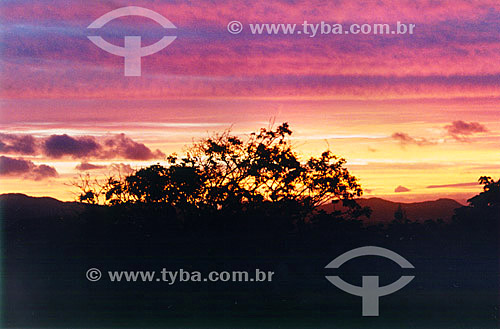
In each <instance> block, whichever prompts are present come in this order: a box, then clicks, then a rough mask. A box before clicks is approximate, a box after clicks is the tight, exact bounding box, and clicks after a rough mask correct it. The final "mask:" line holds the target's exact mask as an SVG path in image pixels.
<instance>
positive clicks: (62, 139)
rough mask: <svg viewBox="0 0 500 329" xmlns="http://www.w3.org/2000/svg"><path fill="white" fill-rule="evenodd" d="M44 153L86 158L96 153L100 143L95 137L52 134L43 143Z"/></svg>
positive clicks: (53, 156)
mask: <svg viewBox="0 0 500 329" xmlns="http://www.w3.org/2000/svg"><path fill="white" fill-rule="evenodd" d="M43 149H44V153H45V154H46V155H47V156H49V157H51V158H56V159H58V158H61V157H63V156H71V157H74V158H86V157H89V156H92V155H96V154H97V152H98V151H99V150H100V145H99V144H98V143H97V142H96V141H95V139H94V138H93V137H78V138H75V137H70V136H68V135H66V134H64V135H52V136H50V137H49V138H48V139H47V140H46V141H45V143H44V145H43Z"/></svg>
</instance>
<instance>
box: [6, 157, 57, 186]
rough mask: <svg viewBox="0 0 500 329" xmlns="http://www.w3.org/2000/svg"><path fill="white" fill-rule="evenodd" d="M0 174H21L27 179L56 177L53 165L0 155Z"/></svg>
mask: <svg viewBox="0 0 500 329" xmlns="http://www.w3.org/2000/svg"><path fill="white" fill-rule="evenodd" d="M0 176H23V177H24V178H27V179H33V180H42V179H44V178H50V177H57V176H58V174H57V171H56V169H55V168H54V167H50V166H47V165H44V164H42V165H36V164H34V163H33V162H32V161H30V160H24V159H21V158H18V159H15V158H10V157H6V156H3V155H2V156H0Z"/></svg>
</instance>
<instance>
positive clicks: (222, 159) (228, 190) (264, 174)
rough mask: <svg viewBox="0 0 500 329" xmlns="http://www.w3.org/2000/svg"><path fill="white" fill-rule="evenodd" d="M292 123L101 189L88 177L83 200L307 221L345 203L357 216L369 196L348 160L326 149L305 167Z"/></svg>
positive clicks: (202, 147)
mask: <svg viewBox="0 0 500 329" xmlns="http://www.w3.org/2000/svg"><path fill="white" fill-rule="evenodd" d="M291 135H292V131H291V130H290V128H289V125H288V124H287V123H283V124H281V125H280V126H278V127H277V128H276V129H272V128H269V129H266V128H262V129H260V131H258V132H254V133H251V134H250V135H249V136H247V137H246V138H241V137H238V136H235V135H233V134H232V133H231V131H230V130H226V131H224V132H222V133H218V134H213V135H212V136H209V137H208V138H205V139H203V140H200V141H199V142H196V143H194V144H193V145H192V146H191V147H189V148H188V149H187V152H186V154H185V155H184V156H183V157H178V156H177V155H175V154H173V155H171V156H169V157H167V159H166V163H165V165H162V164H159V163H158V164H154V165H151V166H148V167H145V168H141V169H138V170H136V171H135V172H133V173H131V174H129V175H126V176H123V177H122V176H120V175H118V176H117V175H111V176H109V177H108V178H106V180H105V181H104V182H101V183H98V182H97V180H93V181H92V180H91V179H90V177H89V176H86V177H84V179H83V180H82V183H80V184H78V187H79V188H80V191H81V193H80V196H79V200H80V201H82V202H89V203H102V204H105V205H117V204H130V203H132V204H137V203H140V204H168V205H171V206H174V207H176V208H178V209H180V210H181V211H195V210H196V211H212V212H216V211H228V210H229V211H240V210H252V209H261V208H262V207H265V206H266V205H273V206H274V207H282V208H288V209H294V210H295V211H296V212H298V213H300V214H301V215H307V214H308V213H311V212H312V211H313V210H314V209H316V208H317V207H318V206H320V205H322V204H324V203H326V202H331V201H334V200H337V201H338V200H341V201H343V202H344V204H345V205H346V206H347V207H348V208H349V209H351V210H353V212H356V213H360V212H361V211H360V210H362V209H361V208H360V207H359V206H358V205H357V204H356V203H355V202H353V199H355V198H357V197H360V196H361V195H362V189H361V186H360V185H359V183H358V181H357V180H356V178H355V177H354V176H353V175H351V174H350V173H349V171H348V170H347V168H346V167H345V163H346V160H345V159H343V158H340V157H337V156H336V155H334V154H333V153H332V152H331V151H329V150H327V151H325V152H323V153H322V154H321V155H320V156H318V157H311V158H309V159H307V160H305V161H301V159H300V158H299V155H298V154H297V153H296V152H295V151H294V149H293V145H292V143H291V141H290V136H291Z"/></svg>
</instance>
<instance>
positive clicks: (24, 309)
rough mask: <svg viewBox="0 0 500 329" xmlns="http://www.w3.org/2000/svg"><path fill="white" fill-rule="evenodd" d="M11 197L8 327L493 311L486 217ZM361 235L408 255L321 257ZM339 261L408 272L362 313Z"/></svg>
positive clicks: (491, 240)
mask: <svg viewBox="0 0 500 329" xmlns="http://www.w3.org/2000/svg"><path fill="white" fill-rule="evenodd" d="M52 206H54V205H52ZM12 207H13V206H12V205H9V204H7V202H6V201H5V200H3V202H2V209H3V214H4V215H3V217H2V223H3V229H2V231H3V241H2V243H3V247H2V249H3V264H2V271H3V275H2V278H3V279H2V281H3V282H2V285H3V289H2V291H3V301H2V308H3V312H2V318H3V325H2V327H5V328H107V327H110V328H111V327H112V328H128V327H130V328H166V327H203V328H211V327H226V328H250V327H255V328H289V327H290V328H292V327H293V328H305V327H310V328H450V329H452V328H453V329H456V328H467V329H470V328H497V327H498V323H499V320H498V314H499V311H498V297H499V296H498V292H499V272H498V269H499V266H498V257H499V249H498V239H497V237H498V226H497V225H496V224H492V223H498V222H494V221H486V220H483V219H481V218H478V219H477V221H476V223H475V224H474V225H472V226H471V225H470V222H461V223H438V222H426V223H422V224H416V223H412V222H405V223H393V224H391V225H387V226H369V227H365V226H361V225H359V223H357V222H355V221H343V220H339V221H336V222H334V221H331V220H330V221H328V220H325V218H323V219H321V220H317V221H316V222H314V223H313V224H311V225H307V226H299V227H294V228H292V229H290V230H288V231H287V230H277V229H276V228H277V227H279V223H277V221H278V220H277V219H276V218H266V217H265V215H262V218H255V214H252V215H249V216H248V218H245V217H244V216H241V215H240V216H239V217H237V218H235V217H230V216H223V215H221V217H220V218H217V217H214V218H211V219H210V221H209V224H207V225H205V226H203V225H201V224H199V225H192V226H187V225H183V223H182V222H181V221H180V220H179V219H178V218H176V215H175V213H170V212H169V211H165V210H162V211H158V212H155V211H153V212H151V213H148V212H147V211H145V210H141V211H138V212H136V213H134V211H135V210H132V211H128V212H126V215H123V212H119V213H118V214H117V213H116V212H114V211H113V210H109V209H101V208H100V207H87V208H86V207H83V206H81V205H75V204H72V205H71V206H68V207H69V208H71V209H62V208H61V209H58V210H57V211H54V212H52V213H50V217H43V215H44V214H45V213H46V212H47V209H42V208H40V209H39V211H38V213H39V214H41V215H37V212H35V213H30V214H29V215H28V216H27V217H26V216H24V215H22V214H23V213H24V212H22V211H21V210H15V209H14V211H13V210H12V209H13V208H12ZM40 207H42V206H41V205H40ZM79 207H80V208H79ZM14 208H15V207H14ZM30 209H31V210H33V209H36V208H33V205H32V206H31V208H30ZM75 209H76V210H75ZM124 216H125V217H124ZM325 217H328V216H326V215H325ZM203 220H204V219H200V221H203ZM253 222H255V223H257V224H254V223H253ZM278 222H279V221H278ZM235 223H238V224H235ZM184 224H185V223H184ZM362 246H379V247H384V248H388V249H390V250H393V251H395V252H397V253H398V254H400V255H402V256H403V257H405V258H406V259H407V260H409V261H410V262H411V263H412V264H413V265H414V266H415V269H401V268H400V267H399V266H398V265H397V264H395V263H394V262H392V261H390V260H388V259H384V258H381V257H362V258H358V259H353V260H352V261H349V262H348V263H346V264H345V265H344V266H342V267H341V268H340V269H339V270H337V271H335V270H332V269H325V268H324V267H325V266H326V265H327V264H328V263H329V262H330V261H331V260H332V259H334V258H336V257H337V256H338V255H340V254H342V253H343V252H346V251H348V250H350V249H353V248H356V247H362ZM89 268H99V269H100V270H101V271H102V273H103V274H104V273H106V272H107V271H119V270H127V271H139V270H143V271H158V272H159V271H161V269H162V268H167V269H168V270H179V269H184V270H185V271H199V272H202V273H208V272H210V271H233V270H238V271H242V270H247V271H249V272H250V273H253V272H255V269H257V268H258V269H260V270H263V271H273V272H275V274H274V277H273V281H272V282H244V283H241V282H240V283H229V282H177V283H175V284H173V285H169V284H168V283H166V282H156V281H154V282H110V280H109V279H107V278H106V275H105V274H104V276H103V278H102V279H101V280H99V281H97V282H90V281H88V280H87V279H86V276H85V274H86V271H87V270H88V269H89ZM336 273H337V274H340V275H341V277H342V278H343V279H344V280H345V281H348V282H350V283H352V284H355V285H360V284H361V276H362V275H378V276H380V283H381V285H386V284H389V283H391V282H393V281H395V280H396V279H398V278H399V277H400V276H401V275H405V274H408V275H415V279H414V280H413V281H412V282H410V284H409V285H408V286H406V287H404V288H403V289H401V290H399V291H397V292H395V293H394V294H391V295H388V296H385V297H381V299H380V316H378V317H362V316H361V298H360V297H357V296H352V295H350V294H347V293H345V292H343V291H341V290H340V289H338V288H336V287H335V286H333V285H332V284H331V283H330V282H328V281H327V280H326V279H325V275H334V274H336Z"/></svg>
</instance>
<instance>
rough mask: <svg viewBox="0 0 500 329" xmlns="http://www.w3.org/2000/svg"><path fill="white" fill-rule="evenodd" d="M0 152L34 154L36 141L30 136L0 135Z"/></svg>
mask: <svg viewBox="0 0 500 329" xmlns="http://www.w3.org/2000/svg"><path fill="white" fill-rule="evenodd" d="M0 152H1V153H8V154H11V153H13V154H29V155H31V154H35V152H36V140H35V138H34V137H33V136H30V135H14V134H0Z"/></svg>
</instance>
